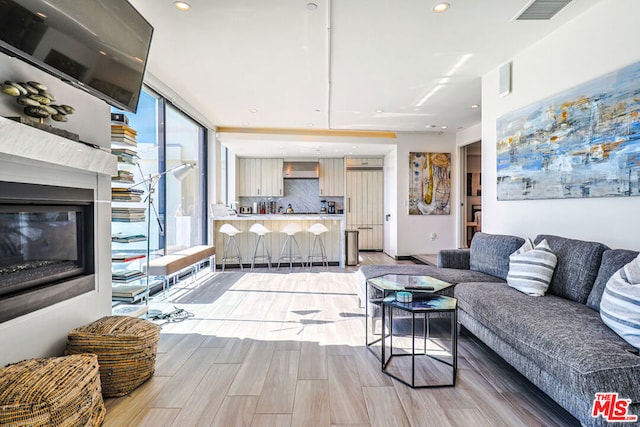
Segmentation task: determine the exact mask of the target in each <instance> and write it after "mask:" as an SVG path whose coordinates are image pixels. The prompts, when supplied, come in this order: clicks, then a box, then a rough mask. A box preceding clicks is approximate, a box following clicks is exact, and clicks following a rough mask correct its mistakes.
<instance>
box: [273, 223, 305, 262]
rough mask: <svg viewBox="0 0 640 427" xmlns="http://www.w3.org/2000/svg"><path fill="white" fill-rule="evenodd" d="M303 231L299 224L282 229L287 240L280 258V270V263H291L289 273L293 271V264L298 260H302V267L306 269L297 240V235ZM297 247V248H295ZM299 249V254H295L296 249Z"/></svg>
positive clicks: (292, 224) (288, 225)
mask: <svg viewBox="0 0 640 427" xmlns="http://www.w3.org/2000/svg"><path fill="white" fill-rule="evenodd" d="M301 231H302V229H301V228H300V226H299V225H298V224H294V223H289V224H287V225H285V227H284V228H283V229H282V232H283V233H284V234H286V235H287V238H286V239H285V241H284V243H283V245H282V249H281V250H280V258H279V259H278V269H280V263H281V262H283V261H284V262H286V261H289V271H291V270H292V269H293V262H294V261H296V260H298V259H299V260H300V263H301V264H302V267H303V268H304V259H303V258H302V250H301V249H300V245H298V241H297V240H296V236H295V234H296V233H299V232H301ZM294 245H295V248H294ZM296 248H297V249H298V254H296V253H295V249H296Z"/></svg>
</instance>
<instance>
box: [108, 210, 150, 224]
mask: <svg viewBox="0 0 640 427" xmlns="http://www.w3.org/2000/svg"><path fill="white" fill-rule="evenodd" d="M145 211H146V208H115V207H112V208H111V220H112V221H114V222H141V221H144V220H145V217H146V216H145Z"/></svg>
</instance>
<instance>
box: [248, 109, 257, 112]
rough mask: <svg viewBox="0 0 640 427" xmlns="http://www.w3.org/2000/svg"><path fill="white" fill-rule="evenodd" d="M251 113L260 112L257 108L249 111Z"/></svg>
mask: <svg viewBox="0 0 640 427" xmlns="http://www.w3.org/2000/svg"><path fill="white" fill-rule="evenodd" d="M249 112H250V113H257V112H258V110H256V109H255V108H252V109H250V110H249Z"/></svg>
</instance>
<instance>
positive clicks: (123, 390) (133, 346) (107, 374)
mask: <svg viewBox="0 0 640 427" xmlns="http://www.w3.org/2000/svg"><path fill="white" fill-rule="evenodd" d="M159 338H160V327H159V326H158V325H156V324H155V323H152V322H149V321H148V320H143V319H138V318H135V317H128V316H106V317H103V318H101V319H98V320H96V321H95V322H92V323H89V324H88V325H85V326H82V327H80V328H76V329H74V330H72V331H71V332H69V335H68V337H67V350H66V352H67V354H77V353H93V354H96V355H97V356H98V363H99V365H100V381H101V383H102V395H103V396H104V397H115V396H124V395H125V394H128V393H130V392H131V391H132V390H134V389H135V388H136V387H138V386H139V385H140V384H142V383H143V382H145V381H146V380H148V379H149V378H150V377H151V376H152V375H153V372H154V370H155V363H156V349H157V347H158V340H159Z"/></svg>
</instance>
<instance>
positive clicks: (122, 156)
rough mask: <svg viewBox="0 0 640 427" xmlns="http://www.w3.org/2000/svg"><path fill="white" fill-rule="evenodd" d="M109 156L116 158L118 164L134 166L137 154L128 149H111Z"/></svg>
mask: <svg viewBox="0 0 640 427" xmlns="http://www.w3.org/2000/svg"><path fill="white" fill-rule="evenodd" d="M111 154H113V155H115V156H118V162H120V163H127V164H130V165H135V164H136V158H137V154H136V152H135V151H133V150H129V149H128V148H112V149H111Z"/></svg>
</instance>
